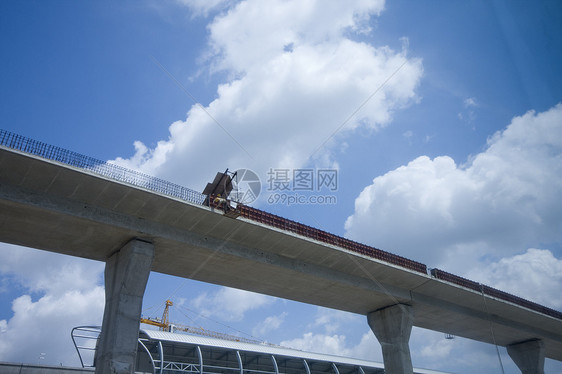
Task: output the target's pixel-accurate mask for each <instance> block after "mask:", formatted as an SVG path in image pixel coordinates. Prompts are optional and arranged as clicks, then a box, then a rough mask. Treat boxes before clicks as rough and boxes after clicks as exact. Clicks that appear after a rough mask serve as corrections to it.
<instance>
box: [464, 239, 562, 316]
mask: <svg viewBox="0 0 562 374" xmlns="http://www.w3.org/2000/svg"><path fill="white" fill-rule="evenodd" d="M468 276H469V277H470V278H471V279H474V280H476V281H479V282H481V283H483V284H487V285H490V286H492V287H495V288H498V289H500V290H502V291H505V292H509V293H512V294H515V295H517V296H520V297H523V298H526V299H528V300H531V301H534V302H537V303H539V304H541V305H546V306H549V307H551V308H554V309H558V310H561V309H562V299H561V298H560V290H562V259H559V258H556V257H555V256H554V255H553V254H552V252H551V251H549V250H545V249H533V248H531V249H528V250H527V251H526V252H525V253H523V254H520V255H515V256H512V257H506V258H502V259H501V260H499V261H498V262H494V263H491V264H489V265H487V266H485V267H479V268H476V269H472V270H471V271H470V272H469V273H468Z"/></svg>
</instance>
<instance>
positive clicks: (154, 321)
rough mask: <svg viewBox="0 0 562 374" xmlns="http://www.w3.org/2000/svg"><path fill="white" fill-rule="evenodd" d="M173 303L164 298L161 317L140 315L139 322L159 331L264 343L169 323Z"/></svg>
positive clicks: (258, 342)
mask: <svg viewBox="0 0 562 374" xmlns="http://www.w3.org/2000/svg"><path fill="white" fill-rule="evenodd" d="M173 305H174V303H173V301H171V300H166V304H165V307H164V313H162V318H151V317H147V318H144V317H141V319H140V322H141V323H144V324H147V325H151V326H156V327H159V330H161V331H167V332H174V333H175V332H180V333H187V334H190V335H200V336H207V337H210V338H217V339H223V340H230V341H235V342H242V343H250V344H266V343H264V342H263V341H260V340H255V339H248V338H244V337H240V336H236V335H230V334H225V333H222V332H217V331H212V330H206V329H204V328H202V327H194V326H187V325H183V324H179V323H170V320H169V318H170V307H171V306H173ZM268 345H270V344H268Z"/></svg>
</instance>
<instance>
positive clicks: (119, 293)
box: [95, 239, 154, 374]
mask: <svg viewBox="0 0 562 374" xmlns="http://www.w3.org/2000/svg"><path fill="white" fill-rule="evenodd" d="M153 258H154V246H153V245H152V243H149V242H146V241H143V240H138V239H134V240H131V241H130V242H128V243H127V244H126V245H125V246H124V247H123V248H121V249H120V250H119V251H118V252H116V253H114V254H113V255H112V256H111V257H110V258H109V259H108V260H107V262H106V265H105V309H104V313H103V325H102V330H101V331H102V332H101V335H100V340H99V347H98V349H97V350H96V360H95V362H96V374H109V373H111V374H129V373H133V370H134V366H135V358H136V353H137V341H138V337H139V321H140V318H141V311H142V299H143V296H144V290H145V288H146V282H148V276H149V275H150V269H151V266H152V260H153Z"/></svg>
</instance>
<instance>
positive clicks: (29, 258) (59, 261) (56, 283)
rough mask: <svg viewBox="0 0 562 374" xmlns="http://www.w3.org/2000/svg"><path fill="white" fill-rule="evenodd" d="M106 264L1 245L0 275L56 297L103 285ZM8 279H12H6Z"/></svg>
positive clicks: (35, 290) (32, 289)
mask: <svg viewBox="0 0 562 374" xmlns="http://www.w3.org/2000/svg"><path fill="white" fill-rule="evenodd" d="M103 270H104V264H103V263H101V262H96V261H91V260H84V259H80V258H78V257H72V256H65V255H58V254H54V253H50V252H46V251H40V250H35V249H31V248H24V247H19V246H15V245H10V244H5V243H0V274H2V275H3V277H4V278H3V279H4V280H6V279H11V280H13V281H15V282H17V283H18V284H21V285H22V286H24V287H25V288H27V289H28V290H29V291H32V292H40V293H41V292H48V293H49V294H51V295H53V296H56V295H61V294H64V293H65V292H67V291H68V290H69V289H70V288H71V289H72V290H77V291H86V290H90V289H91V288H92V285H96V284H101V283H102V282H103ZM6 277H9V278H6Z"/></svg>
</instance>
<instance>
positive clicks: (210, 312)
mask: <svg viewBox="0 0 562 374" xmlns="http://www.w3.org/2000/svg"><path fill="white" fill-rule="evenodd" d="M275 300H276V298H274V297H271V296H266V295H261V294H258V293H254V292H249V291H244V290H239V289H235V288H229V287H221V288H220V289H219V290H218V291H216V292H214V293H212V294H209V293H207V292H204V293H202V294H200V295H199V296H198V297H196V298H195V299H194V300H193V301H192V305H193V306H194V307H195V308H196V309H197V310H198V311H199V312H200V313H201V314H202V315H204V316H205V317H217V318H221V319H223V320H226V321H240V320H242V318H244V314H245V313H246V312H248V311H250V310H254V309H259V308H261V307H263V306H266V305H269V304H271V303H273V302H274V301H275Z"/></svg>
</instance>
